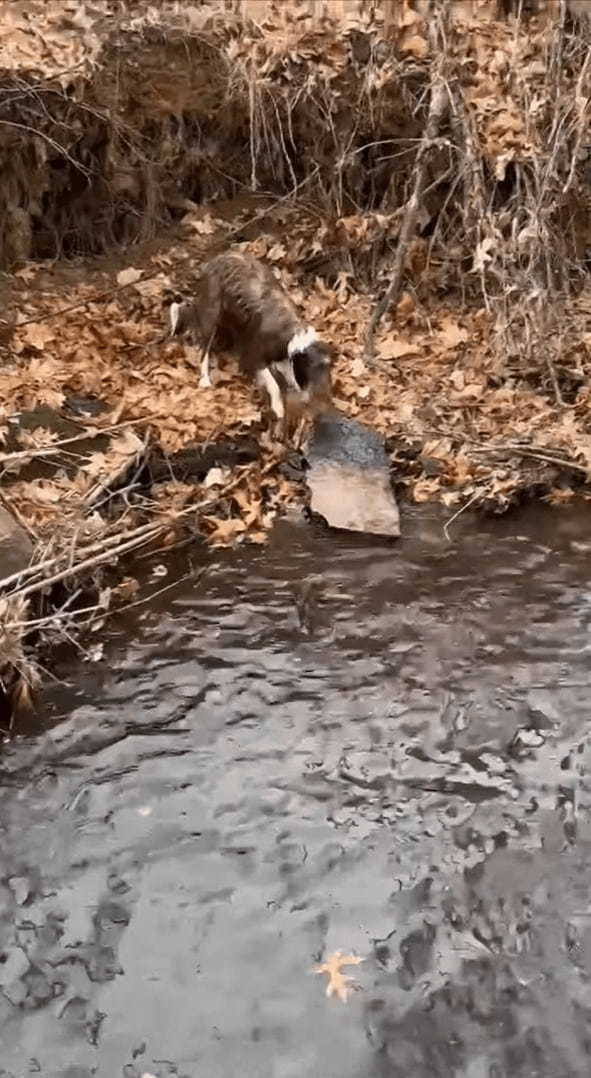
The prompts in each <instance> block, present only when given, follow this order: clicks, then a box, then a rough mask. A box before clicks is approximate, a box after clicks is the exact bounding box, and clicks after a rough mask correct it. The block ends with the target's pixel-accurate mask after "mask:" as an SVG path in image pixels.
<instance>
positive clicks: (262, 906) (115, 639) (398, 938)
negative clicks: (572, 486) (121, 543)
mask: <svg viewBox="0 0 591 1078" xmlns="http://www.w3.org/2000/svg"><path fill="white" fill-rule="evenodd" d="M454 529H455V530H454V532H453V536H452V538H453V541H452V542H451V543H450V542H448V541H447V540H446V539H445V537H444V535H443V532H442V527H441V521H440V519H439V518H438V517H437V516H436V515H434V514H433V512H431V511H424V512H417V513H414V514H409V513H408V511H407V512H406V513H405V514H404V515H403V521H402V534H403V538H402V539H401V540H400V541H399V542H398V543H394V544H391V545H388V544H385V543H384V544H383V543H381V542H378V541H371V540H366V539H364V538H363V537H359V536H355V537H351V536H349V537H347V536H343V535H334V534H330V533H327V532H322V531H319V530H315V529H314V528H312V527H310V526H309V525H306V524H303V523H301V524H300V523H298V522H283V523H282V524H280V525H279V526H278V527H277V528H276V530H275V532H274V534H273V536H272V539H271V543H270V545H269V547H267V548H250V549H249V548H244V549H242V550H240V551H238V552H237V553H236V552H234V553H230V552H222V553H220V554H216V553H215V552H214V554H213V555H203V556H202V562H201V565H202V568H203V570H204V571H203V572H202V573H201V575H199V574H196V576H195V578H194V579H192V580H188V581H185V582H184V583H180V584H179V585H178V587H177V588H176V589H174V590H172V591H170V592H168V594H166V595H165V596H162V598H161V599H160V600H158V601H156V602H154V603H153V604H151V605H150V606H149V607H143V608H142V607H139V608H137V610H136V611H135V614H136V617H135V620H134V621H133V623H132V622H130V621H128V622H127V623H125V624H122V625H121V626H119V627H118V628H117V630H116V631H114V632H113V634H112V636H111V638H110V640H109V642H108V644H107V646H106V650H105V658H104V660H103V661H102V662H100V663H97V664H94V665H93V664H82V663H81V664H80V665H79V666H78V667H72V668H70V670H69V671H68V675H69V681H70V683H71V685H70V687H63V686H62V687H60V686H55V687H53V688H51V689H50V690H49V691H48V696H47V701H46V711H45V714H44V715H43V716H42V717H41V718H40V719H39V721H38V725H37V726H36V727H35V728H34V729H30V730H27V731H26V732H25V733H22V732H21V734H20V735H19V736H17V737H15V738H14V739H13V740H11V741H10V742H8V743H6V744H5V746H4V747H3V750H2V753H1V755H0V857H1V861H0V993H1V994H0V1076H2V1078H8V1076H10V1078H24V1076H29V1075H33V1074H35V1075H41V1076H42V1078H90V1076H91V1075H93V1076H97V1078H119V1076H120V1075H121V1076H124V1078H140V1076H142V1075H155V1076H157V1078H165V1076H170V1075H178V1076H186V1078H235V1076H237V1075H244V1076H247V1078H427V1076H428V1078H526V1076H527V1078H533V1076H536V1078H570V1076H573V1078H574V1076H576V1078H578V1076H581V1078H582V1076H585V1078H588V1075H589V1073H590V1070H591V981H590V976H591V919H590V917H591V830H590V827H589V823H590V804H591V795H590V787H589V777H588V775H589V766H590V764H591V744H590V739H589V729H590V720H589V707H590V704H589V698H590V692H589V690H590V688H591V664H590V658H591V645H590V638H589V624H590V622H591V587H590V580H591V559H590V554H591V541H590V540H589V511H588V510H587V509H585V508H583V509H578V510H576V511H573V512H565V511H563V512H552V511H550V510H548V511H543V510H541V509H536V510H530V511H527V512H523V513H522V514H519V515H514V516H512V517H510V518H507V519H502V520H498V521H490V522H484V523H483V522H479V523H478V524H476V523H474V522H470V521H469V520H468V519H467V518H464V517H462V518H460V519H459V520H458V522H457V524H456V525H455V526H454ZM199 557H201V555H199ZM158 583H159V584H160V583H162V581H161V580H158ZM336 950H341V951H343V952H353V953H356V954H358V955H360V956H363V958H364V961H363V963H362V964H361V965H359V966H356V967H355V966H353V967H350V968H349V969H348V970H346V971H345V972H348V973H350V974H353V975H354V976H355V978H356V980H357V982H358V984H359V988H358V990H356V991H353V992H352V994H351V996H350V999H349V1001H348V1002H347V1003H342V1002H341V1001H340V1000H339V999H337V998H336V997H332V998H327V997H326V995H325V987H326V981H325V978H324V977H323V976H318V975H316V974H314V973H313V972H312V971H313V968H314V966H315V964H316V963H318V962H319V961H323V960H324V959H325V958H326V956H327V955H329V954H331V953H332V952H334V951H336Z"/></svg>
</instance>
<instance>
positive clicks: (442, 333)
mask: <svg viewBox="0 0 591 1078" xmlns="http://www.w3.org/2000/svg"><path fill="white" fill-rule="evenodd" d="M438 336H439V339H440V341H441V343H442V344H443V345H444V347H445V348H457V347H458V345H459V344H463V343H464V341H467V340H468V333H467V331H466V330H465V329H463V328H462V326H460V325H458V323H457V322H455V321H454V319H453V318H449V317H446V318H442V319H441V326H440V329H439V334H438Z"/></svg>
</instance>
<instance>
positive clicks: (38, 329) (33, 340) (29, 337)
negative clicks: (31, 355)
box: [17, 322, 55, 352]
mask: <svg viewBox="0 0 591 1078" xmlns="http://www.w3.org/2000/svg"><path fill="white" fill-rule="evenodd" d="M17 328H18V327H17ZM22 335H23V337H24V339H25V341H26V343H27V344H28V345H30V347H31V348H36V349H37V351H38V352H42V351H43V350H44V349H45V348H46V346H47V345H48V344H49V343H50V342H51V341H54V340H55V333H54V331H53V330H52V329H51V328H50V327H49V326H48V325H44V324H43V322H32V323H31V324H30V325H28V326H25V328H24V329H23V331H22Z"/></svg>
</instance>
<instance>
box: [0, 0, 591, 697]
mask: <svg viewBox="0 0 591 1078" xmlns="http://www.w3.org/2000/svg"><path fill="white" fill-rule="evenodd" d="M140 7H141V11H140V10H139V9H140ZM584 9H585V5H581V4H577V3H576V2H574V0H560V2H559V0H556V2H546V3H542V2H539V3H534V2H533V0H530V2H528V3H525V2H519V0H515V2H514V3H503V4H499V3H497V0H473V2H471V0H448V2H445V0H441V2H437V3H435V2H429V0H400V2H392V0H388V2H384V3H381V4H380V3H375V4H372V3H368V2H364V3H358V2H346V0H345V2H340V0H333V2H331V3H324V4H323V3H319V2H318V3H313V2H312V0H310V2H308V3H305V2H303V3H295V2H293V3H291V2H290V3H288V2H283V3H278V4H274V3H266V2H263V0H258V2H256V3H227V4H223V3H221V2H220V3H216V2H212V3H203V4H197V3H195V4H191V3H189V2H186V0H184V2H182V3H176V2H172V0H170V2H169V0H159V2H157V3H154V4H153V5H152V6H148V5H145V6H144V5H141V6H139V5H137V4H134V3H131V2H129V3H128V2H125V0H94V2H93V3H92V4H88V5H84V4H81V3H79V2H78V0H59V2H57V0H56V2H54V0H40V2H38V3H37V2H35V0H29V2H27V3H24V2H23V3H21V2H18V3H17V2H12V0H10V2H6V0H4V2H2V3H0V15H1V18H0V66H1V72H0V154H1V155H2V172H1V174H0V222H1V223H0V263H1V264H2V265H3V266H4V267H5V269H6V274H5V279H4V283H3V292H4V298H5V301H6V304H5V309H4V313H3V315H2V318H3V321H4V327H3V328H2V327H0V329H1V334H0V360H1V362H0V435H1V436H2V437H3V439H4V443H5V444H4V452H3V453H2V455H1V456H0V467H1V468H2V480H3V497H4V501H5V503H6V504H9V505H10V507H11V508H12V510H13V511H14V512H15V513H16V514H17V516H18V519H19V520H20V521H21V523H22V524H23V525H24V526H25V527H26V528H27V530H28V531H29V533H30V535H31V536H32V537H33V539H34V541H35V559H34V562H33V564H32V566H31V568H30V569H29V570H26V571H25V572H24V573H22V574H20V576H15V577H14V578H11V579H9V580H5V581H4V582H1V583H3V594H4V599H3V600H2V606H1V607H0V625H1V626H2V627H3V628H2V632H3V633H4V637H2V632H0V638H2V639H5V640H6V645H7V646H8V642H10V647H11V652H10V669H11V671H13V672H14V670H19V669H20V670H22V671H23V672H25V673H26V675H27V677H28V678H30V677H31V669H30V667H28V666H27V667H26V669H25V666H24V663H25V659H24V654H25V653H24V652H23V651H22V641H23V640H24V639H25V638H26V637H27V634H28V633H29V631H30V629H31V627H33V628H34V630H35V631H36V632H37V633H39V631H40V630H41V631H43V633H48V632H50V633H53V634H54V636H57V637H59V638H62V637H63V635H64V633H67V632H70V631H71V628H72V624H71V623H73V622H76V624H78V625H79V624H81V623H85V622H86V623H88V622H89V621H92V620H95V621H96V618H97V617H103V616H104V613H105V610H106V609H107V608H108V607H109V604H111V603H112V602H113V599H114V598H116V597H117V596H118V597H119V598H122V599H126V598H129V597H130V596H131V595H132V594H133V593H134V589H135V585H134V584H133V582H131V581H130V580H129V579H127V580H125V581H124V582H123V585H121V583H120V577H116V576H112V578H111V579H110V578H108V576H107V578H106V577H105V566H107V567H109V566H111V565H113V564H114V563H116V562H117V560H118V558H119V557H120V556H121V555H123V554H128V553H130V552H132V551H133V550H136V549H137V548H138V547H139V546H140V545H141V546H146V545H149V544H152V545H154V544H155V545H159V546H162V545H163V544H166V543H170V542H174V541H175V539H176V537H177V536H178V533H179V528H180V527H182V526H185V525H189V526H190V529H191V531H193V532H194V531H196V530H197V531H199V532H201V534H203V535H204V536H205V537H206V538H207V539H208V540H209V541H211V542H213V543H229V542H234V541H236V540H237V539H240V538H242V537H248V538H250V539H253V540H255V541H263V540H264V538H265V535H266V532H267V530H268V528H269V527H270V525H271V523H272V520H273V518H274V516H275V514H276V513H277V511H279V510H281V508H282V507H283V506H284V505H285V504H286V503H288V502H289V501H290V500H293V499H296V500H297V499H301V491H299V490H298V489H297V488H296V487H294V485H293V484H291V483H289V482H288V481H287V479H286V478H285V477H284V472H283V471H282V467H281V459H280V458H281V453H280V451H279V449H278V447H275V446H272V445H271V444H269V443H268V442H267V441H266V440H265V437H264V436H263V435H262V434H261V431H260V423H259V414H258V410H257V408H256V404H255V402H253V399H252V397H251V395H250V393H249V391H248V389H247V388H246V387H244V386H243V385H242V384H241V383H240V381H239V379H237V378H236V376H235V373H234V371H233V368H232V365H231V363H230V364H228V365H227V366H226V370H225V373H224V374H223V378H222V382H221V384H220V385H219V386H218V387H217V388H216V390H215V391H214V392H213V393H212V392H209V391H197V389H196V381H197V379H196V376H195V371H194V367H193V357H191V355H190V354H188V353H187V352H186V351H184V350H183V348H182V347H181V346H180V345H179V344H178V343H177V342H170V341H164V340H163V339H162V335H163V331H164V316H163V305H164V303H165V302H168V301H169V300H170V299H171V298H172V297H173V296H174V295H176V294H177V293H179V292H180V293H183V292H184V291H186V290H187V289H188V288H190V285H191V280H192V279H193V278H194V275H195V273H196V272H197V269H198V265H199V262H200V260H201V259H202V258H203V256H204V255H205V254H206V253H207V252H209V251H210V250H212V249H213V250H216V249H219V248H220V246H223V245H225V244H227V243H230V242H237V243H242V244H244V245H245V246H246V247H247V248H248V249H249V250H250V251H252V252H253V253H255V254H257V255H259V256H260V257H263V258H266V259H267V260H268V261H269V262H271V264H272V265H273V266H274V267H275V269H276V271H277V273H278V274H279V275H280V276H281V278H282V279H283V281H284V282H285V283H286V285H287V286H288V287H289V288H290V290H291V291H292V293H293V295H294V296H295V298H296V300H297V302H298V303H299V304H300V306H301V308H302V310H303V311H304V312H305V314H306V317H307V318H308V319H309V320H310V321H312V322H313V323H314V324H315V325H316V326H317V328H318V329H319V330H322V331H323V332H324V333H325V334H326V335H327V336H328V337H330V338H331V339H332V340H333V341H334V343H335V344H336V345H337V347H338V349H339V351H340V355H341V358H340V360H339V363H338V365H337V367H336V371H335V381H336V396H337V400H338V405H339V407H340V408H342V409H343V410H344V411H346V412H347V413H348V414H349V415H351V416H356V417H358V418H361V419H363V420H364V421H366V422H368V423H370V424H372V425H374V426H375V427H377V428H378V429H379V430H381V431H383V433H384V434H385V435H386V437H387V439H388V445H389V447H390V449H391V453H392V460H393V466H394V474H395V477H396V480H397V482H398V484H399V488H400V489H401V491H404V492H405V493H406V494H407V496H408V497H409V498H410V499H412V500H414V501H416V502H420V501H425V500H427V499H430V498H438V499H440V500H441V501H443V502H444V504H445V505H447V506H449V509H450V514H451V513H454V512H457V511H458V509H461V508H462V507H463V506H465V505H467V504H470V505H482V506H485V507H488V508H493V509H495V510H498V511H502V510H503V509H505V508H507V507H508V506H509V505H511V504H513V503H514V502H515V500H517V499H519V498H522V497H523V496H524V495H528V496H529V495H531V494H532V493H535V494H537V495H539V496H542V497H544V498H546V499H548V500H549V501H551V502H555V503H562V502H565V501H568V500H569V499H570V498H572V497H573V495H574V492H575V491H576V490H579V491H581V493H583V494H585V492H586V490H587V481H588V476H589V468H590V467H591V439H590V434H591V424H590V421H589V394H590V388H589V373H590V360H589V350H590V348H591V321H590V319H591V292H590V290H589V286H588V280H587V274H588V265H587V260H588V254H587V251H588V246H589V239H590V238H589V235H588V233H589V224H588V221H589V205H590V199H589V194H588V187H589V181H590V180H591V173H590V172H589V162H588V160H587V157H588V152H589V151H588V118H589V92H590V84H591V51H590V50H591V26H590V25H589V24H588V22H587V20H586V19H585V18H584V14H585V10H584ZM580 16H583V17H580ZM123 250H125V253H124V254H122V251H123ZM64 257H67V258H68V259H70V260H74V261H70V262H69V263H68V264H67V265H65V264H64ZM380 297H381V298H382V303H381V304H380V305H379V306H378V307H376V303H379V300H380ZM372 312H373V313H374V316H376V315H377V316H379V317H377V316H376V317H374V319H373V321H371V316H372ZM368 326H370V327H371V330H372V332H371V333H368ZM374 330H375V333H374V332H373V331H374ZM80 399H83V400H86V401H88V400H89V399H90V400H91V401H92V400H96V401H99V402H101V404H102V406H103V407H102V410H101V411H100V412H97V413H96V414H93V416H92V418H89V417H88V415H87V416H86V418H81V417H80V415H78V416H77V417H74V418H75V422H76V424H77V427H78V429H79V433H80V435H82V434H83V435H84V436H85V437H89V436H90V437H94V436H95V435H96V434H97V433H102V434H103V435H105V437H104V438H103V440H102V442H101V444H100V448H99V449H98V450H96V451H94V452H93V451H92V448H93V447H92V446H91V447H90V449H87V451H86V452H85V454H84V456H83V457H82V458H80V457H79V456H78V457H76V458H73V457H72V450H73V448H75V442H74V443H73V442H72V441H71V439H72V437H73V435H72V434H71V432H70V433H69V434H68V438H67V439H64V437H63V436H62V435H61V434H60V433H59V432H58V433H56V431H55V429H49V426H48V425H45V426H44V424H43V423H40V424H39V426H38V427H37V429H33V430H31V429H27V430H25V429H20V430H19V429H18V427H15V424H14V423H11V417H14V416H15V415H16V414H17V413H19V412H21V411H22V410H23V409H24V410H32V409H36V408H39V407H40V406H49V407H51V408H52V409H54V410H55V411H56V412H57V413H60V412H64V411H65V412H68V409H69V413H68V414H69V415H70V418H71V419H72V418H73V417H72V407H73V404H72V402H73V401H76V400H78V401H79V400H80ZM222 438H224V439H226V440H228V439H232V440H233V441H234V442H236V443H237V444H240V443H241V442H242V441H243V442H244V443H245V444H246V443H247V442H249V440H250V444H251V445H252V444H253V443H256V442H258V444H259V445H260V453H259V454H258V455H257V453H256V451H255V452H254V453H251V459H250V460H249V461H248V462H247V463H242V464H236V462H235V461H234V463H233V465H232V466H229V465H226V464H224V461H221V460H220V461H217V460H216V459H215V455H214V456H213V457H212V456H211V455H210V457H209V458H208V460H209V464H208V466H207V467H205V465H203V466H202V467H201V468H197V469H195V468H193V471H192V474H191V475H190V476H187V474H184V473H183V472H182V469H181V470H180V472H179V469H178V468H177V467H175V464H174V462H175V460H179V459H181V458H182V454H183V451H186V450H187V449H188V448H189V447H192V446H195V445H197V446H201V447H203V446H204V445H205V444H212V443H213V444H217V443H219V442H220V439H222ZM64 441H65V442H66V444H62V443H63V442H64ZM162 451H164V452H165V453H167V454H175V453H177V454H180V456H179V457H177V458H174V457H173V458H172V463H171V465H170V474H169V476H168V477H167V478H168V481H162V479H163V477H162V474H161V475H160V480H161V481H159V482H157V483H151V482H150V476H151V475H152V477H153V473H152V472H151V471H150V468H151V466H152V464H151V462H152V461H153V459H154V458H155V457H158V459H159V460H160V464H162ZM204 459H205V458H204ZM32 461H33V462H34V465H35V464H36V465H42V467H38V468H37V471H35V467H33V470H31V462H32ZM48 464H50V465H51V467H48ZM212 464H213V467H212V466H210V465H212ZM220 465H221V466H220ZM161 470H162V469H161ZM99 569H101V572H100V573H99V572H98V570H99ZM89 578H92V580H93V581H94V585H93V587H94V590H92V588H91V589H90V590H89V589H88V587H87V586H86V583H85V584H84V591H82V590H81V588H82V583H81V582H83V581H84V582H86V581H87V580H88V579H89ZM56 587H57V591H56ZM73 594H74V595H76V596H77V598H76V601H73V600H72V595H73ZM89 595H90V596H91V597H90V599H89V598H88V596H89ZM81 607H82V608H83V610H82V611H81ZM29 639H30V637H29ZM5 654H6V652H5ZM10 676H12V675H10Z"/></svg>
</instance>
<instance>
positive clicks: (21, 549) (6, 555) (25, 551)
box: [0, 505, 33, 580]
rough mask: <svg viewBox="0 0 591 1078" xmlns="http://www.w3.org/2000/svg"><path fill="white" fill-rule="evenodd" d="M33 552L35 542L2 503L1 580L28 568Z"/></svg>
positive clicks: (0, 515) (0, 530)
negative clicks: (33, 542)
mask: <svg viewBox="0 0 591 1078" xmlns="http://www.w3.org/2000/svg"><path fill="white" fill-rule="evenodd" d="M32 553H33V544H32V543H31V540H30V539H29V536H28V535H27V533H26V531H25V530H24V528H21V526H20V524H17V522H16V520H15V519H14V517H13V516H11V514H10V513H9V512H8V510H7V509H4V507H3V506H1V505H0V580H2V578H3V577H5V576H10V575H11V573H17V572H18V571H19V569H24V568H26V566H27V565H28V564H29V562H30V560H31V554H32Z"/></svg>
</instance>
